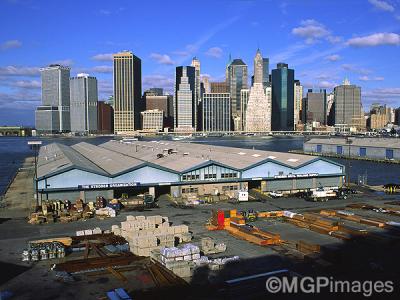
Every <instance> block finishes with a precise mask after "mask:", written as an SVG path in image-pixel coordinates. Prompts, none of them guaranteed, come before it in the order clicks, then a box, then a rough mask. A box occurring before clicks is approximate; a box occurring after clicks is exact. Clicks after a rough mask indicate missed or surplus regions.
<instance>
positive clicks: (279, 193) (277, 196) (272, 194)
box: [269, 191, 283, 198]
mask: <svg viewBox="0 0 400 300" xmlns="http://www.w3.org/2000/svg"><path fill="white" fill-rule="evenodd" d="M269 195H270V196H271V197H272V198H280V197H283V194H282V193H281V192H276V191H272V192H269Z"/></svg>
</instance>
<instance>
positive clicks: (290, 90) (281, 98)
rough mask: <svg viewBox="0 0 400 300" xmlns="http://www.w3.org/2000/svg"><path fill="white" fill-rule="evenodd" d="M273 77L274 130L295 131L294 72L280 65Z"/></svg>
mask: <svg viewBox="0 0 400 300" xmlns="http://www.w3.org/2000/svg"><path fill="white" fill-rule="evenodd" d="M271 75H272V76H271V77H272V130H277V131H280V130H282V131H292V130H294V70H293V69H289V67H288V65H287V64H285V63H278V64H277V68H276V69H273V70H272V72H271Z"/></svg>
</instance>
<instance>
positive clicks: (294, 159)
mask: <svg viewBox="0 0 400 300" xmlns="http://www.w3.org/2000/svg"><path fill="white" fill-rule="evenodd" d="M287 161H290V162H296V161H299V160H298V159H296V158H289V159H288V160H287Z"/></svg>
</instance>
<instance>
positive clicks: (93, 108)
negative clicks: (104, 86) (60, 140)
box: [70, 73, 98, 133]
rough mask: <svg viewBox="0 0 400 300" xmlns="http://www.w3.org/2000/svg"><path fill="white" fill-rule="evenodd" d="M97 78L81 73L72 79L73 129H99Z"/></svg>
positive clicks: (83, 131) (84, 131) (83, 130)
mask: <svg viewBox="0 0 400 300" xmlns="http://www.w3.org/2000/svg"><path fill="white" fill-rule="evenodd" d="M97 101H98V94H97V79H96V77H92V76H89V74H84V73H80V74H78V75H77V76H76V77H72V78H71V79H70V103H71V131H72V132H78V133H94V132H96V131H97Z"/></svg>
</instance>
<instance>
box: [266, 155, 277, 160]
mask: <svg viewBox="0 0 400 300" xmlns="http://www.w3.org/2000/svg"><path fill="white" fill-rule="evenodd" d="M267 158H269V159H275V158H276V156H273V155H270V156H268V157H267Z"/></svg>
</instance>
